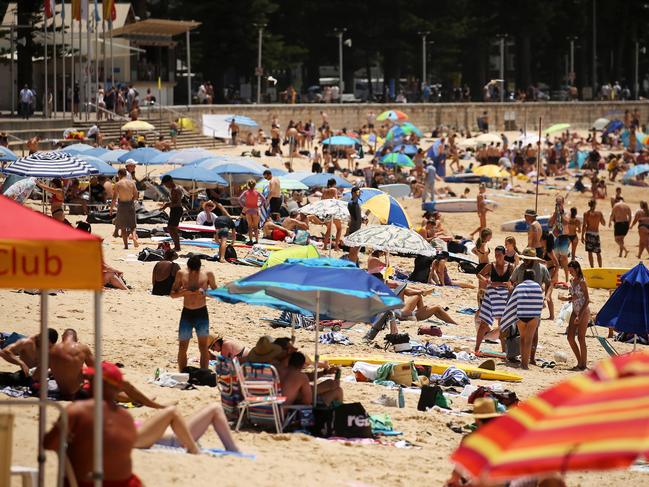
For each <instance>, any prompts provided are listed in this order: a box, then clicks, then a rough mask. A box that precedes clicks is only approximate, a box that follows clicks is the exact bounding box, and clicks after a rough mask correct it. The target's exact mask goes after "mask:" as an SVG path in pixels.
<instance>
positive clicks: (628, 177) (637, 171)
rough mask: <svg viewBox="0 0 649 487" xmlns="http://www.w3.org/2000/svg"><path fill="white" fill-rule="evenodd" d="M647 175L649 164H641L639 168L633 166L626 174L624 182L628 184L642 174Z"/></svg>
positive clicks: (623, 178)
mask: <svg viewBox="0 0 649 487" xmlns="http://www.w3.org/2000/svg"><path fill="white" fill-rule="evenodd" d="M646 173H649V164H639V165H637V166H633V167H632V168H630V169H629V170H628V171H627V172H625V173H624V176H623V177H622V180H623V181H624V182H627V181H630V180H631V179H633V178H635V177H636V176H639V175H640V174H646Z"/></svg>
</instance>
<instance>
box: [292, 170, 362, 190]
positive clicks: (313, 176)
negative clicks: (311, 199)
mask: <svg viewBox="0 0 649 487" xmlns="http://www.w3.org/2000/svg"><path fill="white" fill-rule="evenodd" d="M290 176H291V179H297V180H298V181H300V182H302V183H304V184H306V185H307V186H308V187H309V188H316V187H321V188H325V187H326V186H327V182H328V181H329V180H330V179H335V180H336V187H338V188H351V187H352V186H353V184H352V183H350V182H349V181H347V180H346V179H345V178H343V177H341V176H338V175H337V174H329V173H322V172H321V173H306V174H304V173H291V175H290Z"/></svg>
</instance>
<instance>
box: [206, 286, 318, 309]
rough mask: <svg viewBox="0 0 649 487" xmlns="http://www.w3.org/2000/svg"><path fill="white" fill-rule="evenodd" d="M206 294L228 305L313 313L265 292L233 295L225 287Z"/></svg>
mask: <svg viewBox="0 0 649 487" xmlns="http://www.w3.org/2000/svg"><path fill="white" fill-rule="evenodd" d="M207 294H208V295H209V296H211V297H213V298H216V299H218V300H219V301H223V302H224V303H228V304H239V303H245V304H250V305H253V306H266V307H268V308H273V309H278V310H280V311H290V312H291V313H299V314H302V315H307V316H311V315H312V314H313V313H311V311H308V310H306V309H303V308H300V307H298V306H293V305H292V304H290V303H287V302H286V301H282V300H281V299H277V298H274V297H272V296H269V295H268V294H266V292H265V291H257V292H256V293H250V294H233V293H231V292H230V291H228V290H227V288H225V287H220V288H218V289H213V290H211V291H208V292H207Z"/></svg>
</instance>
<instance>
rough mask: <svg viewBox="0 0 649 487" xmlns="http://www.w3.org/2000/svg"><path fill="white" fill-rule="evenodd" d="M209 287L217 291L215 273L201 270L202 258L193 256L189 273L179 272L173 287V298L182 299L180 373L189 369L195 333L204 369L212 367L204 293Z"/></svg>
mask: <svg viewBox="0 0 649 487" xmlns="http://www.w3.org/2000/svg"><path fill="white" fill-rule="evenodd" d="M208 287H209V288H210V289H216V279H215V278H214V273H212V272H209V271H207V272H206V271H202V270H201V259H200V258H199V257H198V256H192V257H190V258H189V259H188V260H187V270H179V271H178V272H177V273H176V280H175V281H174V284H173V287H172V288H171V297H172V298H183V310H182V313H181V314H180V326H179V328H178V370H180V371H181V372H182V371H183V370H184V369H185V368H186V367H187V348H188V347H189V341H190V340H191V339H192V335H193V332H194V330H196V336H197V338H198V348H199V350H200V353H201V368H202V369H206V368H208V367H209V360H210V352H209V347H208V335H209V333H210V318H209V315H208V313H207V305H206V301H205V291H207V288H208Z"/></svg>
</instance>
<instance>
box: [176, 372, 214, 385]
mask: <svg viewBox="0 0 649 487" xmlns="http://www.w3.org/2000/svg"><path fill="white" fill-rule="evenodd" d="M183 372H185V373H188V374H189V381H188V382H189V383H190V384H192V385H195V386H209V387H216V374H215V373H214V372H212V371H211V370H210V369H199V368H197V367H185V370H183Z"/></svg>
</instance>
